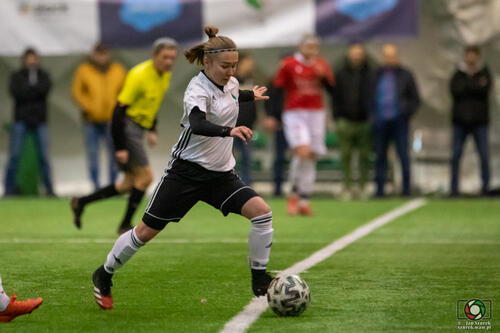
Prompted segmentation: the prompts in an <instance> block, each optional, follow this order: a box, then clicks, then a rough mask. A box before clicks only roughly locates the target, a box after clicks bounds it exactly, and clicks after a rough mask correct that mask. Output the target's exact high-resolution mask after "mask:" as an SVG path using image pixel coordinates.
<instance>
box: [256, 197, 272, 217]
mask: <svg viewBox="0 0 500 333" xmlns="http://www.w3.org/2000/svg"><path fill="white" fill-rule="evenodd" d="M254 214H255V217H258V216H263V215H272V212H271V207H269V205H268V204H267V203H266V202H265V201H264V200H262V203H260V204H259V205H258V206H256V207H255V210H254Z"/></svg>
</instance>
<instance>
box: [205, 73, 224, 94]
mask: <svg viewBox="0 0 500 333" xmlns="http://www.w3.org/2000/svg"><path fill="white" fill-rule="evenodd" d="M201 73H203V76H204V77H205V78H207V80H208V81H210V83H212V84H213V85H214V86H215V87H216V88H218V89H219V90H220V91H222V92H226V91H225V90H224V88H225V86H221V85H219V84H217V83H215V82H214V81H212V79H210V78H209V77H208V75H207V74H206V73H205V70H203V69H202V70H201Z"/></svg>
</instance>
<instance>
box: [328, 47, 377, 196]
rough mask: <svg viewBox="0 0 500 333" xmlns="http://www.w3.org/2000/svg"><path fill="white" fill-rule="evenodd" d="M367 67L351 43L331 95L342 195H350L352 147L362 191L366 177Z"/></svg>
mask: <svg viewBox="0 0 500 333" xmlns="http://www.w3.org/2000/svg"><path fill="white" fill-rule="evenodd" d="M369 75H370V68H369V66H368V62H367V61H366V57H365V51H364V48H363V46H362V45H361V44H352V45H351V46H350V47H349V50H348V53H347V59H346V61H345V64H344V65H343V66H342V67H341V68H340V69H339V70H338V72H336V75H335V77H336V79H335V81H336V88H335V90H334V96H333V103H334V104H333V118H334V119H335V121H336V128H337V134H338V137H339V146H340V151H341V155H342V156H341V157H342V158H341V166H342V175H343V183H344V189H343V194H342V197H343V198H344V199H346V200H349V199H351V198H352V192H351V159H352V153H353V151H354V150H357V151H358V153H359V163H358V166H359V186H360V190H361V192H362V193H363V192H364V188H365V184H366V179H367V176H368V163H369V154H370V149H371V136H370V135H371V130H370V124H369V122H368V116H369V111H368V105H367V103H366V100H367V99H368V98H369V94H370V91H369V89H370V88H369Z"/></svg>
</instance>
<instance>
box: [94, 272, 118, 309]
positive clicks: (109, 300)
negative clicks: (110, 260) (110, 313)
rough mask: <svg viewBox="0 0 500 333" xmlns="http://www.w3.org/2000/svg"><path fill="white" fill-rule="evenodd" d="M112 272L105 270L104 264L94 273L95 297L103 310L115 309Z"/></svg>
mask: <svg viewBox="0 0 500 333" xmlns="http://www.w3.org/2000/svg"><path fill="white" fill-rule="evenodd" d="M112 276H113V275H112V274H109V273H107V272H106V271H105V270H104V266H101V267H99V268H98V269H96V271H95V272H94V274H92V282H93V283H94V297H95V302H96V303H97V305H99V306H100V307H101V309H103V310H111V309H113V296H112V295H111V286H112V285H113V283H112V282H111V278H112Z"/></svg>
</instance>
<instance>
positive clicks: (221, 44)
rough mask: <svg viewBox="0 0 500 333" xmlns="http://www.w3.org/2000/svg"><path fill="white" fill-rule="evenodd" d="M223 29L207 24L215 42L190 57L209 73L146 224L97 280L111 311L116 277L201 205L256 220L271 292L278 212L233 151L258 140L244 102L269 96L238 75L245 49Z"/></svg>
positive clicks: (255, 257)
mask: <svg viewBox="0 0 500 333" xmlns="http://www.w3.org/2000/svg"><path fill="white" fill-rule="evenodd" d="M217 32H218V30H217V28H214V27H206V28H205V33H206V34H207V35H208V37H209V39H208V41H207V42H205V43H203V44H200V45H197V46H195V47H193V48H191V49H190V50H188V51H186V52H185V55H186V58H187V59H188V61H189V62H190V63H193V62H197V63H199V64H202V65H203V70H202V71H201V72H200V73H199V74H198V75H196V76H195V77H194V78H193V79H191V82H190V83H189V85H188V87H187V88H186V91H185V93H184V114H183V116H182V119H181V126H182V128H183V131H182V133H181V135H180V138H179V140H178V142H177V144H176V145H175V146H174V147H173V149H172V156H171V160H170V162H169V165H168V168H167V170H166V172H165V174H164V176H163V178H162V180H161V181H160V183H159V184H158V185H157V187H156V190H155V192H154V195H153V197H152V198H151V200H150V202H149V204H148V206H147V208H146V212H145V214H144V216H143V218H142V222H141V223H140V224H139V225H138V226H137V227H135V228H134V229H132V230H130V231H128V232H126V233H124V234H123V235H121V236H120V237H119V238H118V239H117V240H116V242H115V245H114V246H113V248H112V250H111V252H110V253H109V254H108V257H107V260H106V262H105V264H104V265H103V266H101V267H99V268H98V269H97V270H96V271H95V272H94V274H93V276H92V280H93V282H94V296H95V298H96V302H97V304H98V305H99V306H100V307H101V308H103V309H105V310H109V309H112V308H113V299H112V296H111V278H112V276H113V273H114V272H115V271H116V270H117V269H119V268H120V267H121V266H122V265H124V264H125V262H127V260H129V259H130V258H131V257H132V255H134V253H135V252H136V251H137V250H138V249H139V248H140V247H141V246H143V245H144V244H145V243H146V242H148V241H150V240H151V239H152V238H153V237H155V236H156V235H157V234H158V233H159V232H160V231H161V230H162V229H163V228H165V226H166V225H167V224H168V223H170V222H179V221H180V220H181V219H182V218H183V217H184V215H185V214H186V213H187V212H188V211H189V210H190V209H191V207H193V206H194V205H195V204H196V203H197V202H198V201H204V202H206V203H208V204H209V205H211V206H213V207H214V208H216V209H218V210H220V211H221V213H222V214H223V215H224V216H226V215H228V214H229V213H235V214H240V215H243V216H245V217H246V218H248V219H249V220H250V221H251V231H250V235H249V238H248V243H249V265H250V268H251V274H252V289H253V292H254V294H255V295H256V296H262V295H265V294H266V292H267V288H268V286H269V283H270V282H271V280H272V277H271V276H270V275H269V274H268V273H267V272H266V266H267V263H268V261H269V254H270V251H271V244H272V238H273V228H272V213H271V209H270V208H269V206H268V205H267V204H266V202H265V201H264V200H263V199H262V198H261V197H259V196H258V194H257V193H256V192H255V191H254V190H253V189H252V188H251V187H250V186H247V185H246V184H244V183H243V181H242V180H241V179H240V178H238V177H237V176H236V175H235V173H234V171H233V168H234V165H235V159H234V156H233V154H232V148H233V138H235V137H238V138H240V139H241V140H243V141H244V142H246V141H247V140H249V139H251V137H252V131H251V130H250V129H249V128H248V127H245V126H236V119H237V118H238V112H239V103H241V102H246V101H252V100H255V101H258V100H265V99H268V98H269V97H267V96H263V94H264V93H265V91H266V90H267V88H265V87H260V88H259V87H257V86H255V87H254V88H253V90H240V89H239V83H238V81H237V80H236V78H234V76H233V75H234V72H235V69H236V66H237V64H238V50H237V48H236V45H235V43H234V42H233V41H232V40H231V39H229V38H228V37H224V36H217V35H216V34H217ZM235 126H236V127H235Z"/></svg>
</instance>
